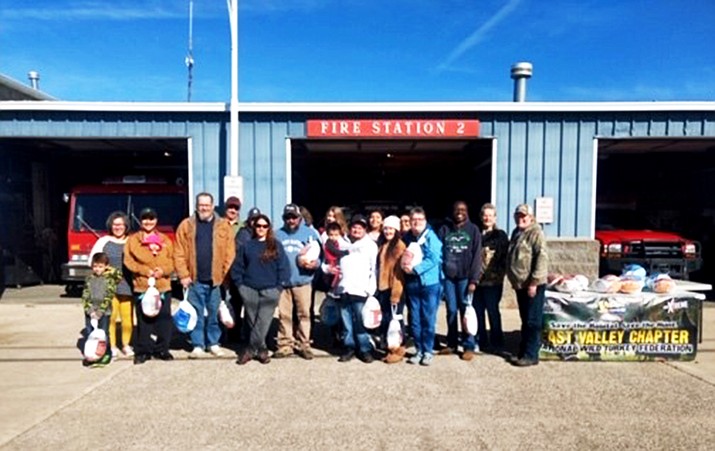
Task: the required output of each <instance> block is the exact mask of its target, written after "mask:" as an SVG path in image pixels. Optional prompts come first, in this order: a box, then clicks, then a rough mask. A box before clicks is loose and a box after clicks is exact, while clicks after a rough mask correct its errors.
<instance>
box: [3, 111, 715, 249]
mask: <svg viewBox="0 0 715 451" xmlns="http://www.w3.org/2000/svg"><path fill="white" fill-rule="evenodd" d="M361 115H362V116H363V117H365V116H367V117H381V116H382V115H383V113H381V112H380V111H375V112H372V113H361ZM337 116H342V117H350V118H357V117H358V115H357V114H355V115H351V114H346V113H340V114H339V115H338V114H333V113H324V114H317V113H310V114H309V113H285V112H251V113H245V114H244V113H241V119H240V120H241V123H240V142H239V146H240V149H241V152H240V157H239V165H240V172H241V175H242V176H243V178H244V199H243V200H244V204H245V205H246V206H247V207H249V206H258V207H259V208H261V209H262V210H263V211H265V212H266V213H268V214H269V215H270V216H271V217H272V218H280V215H281V211H282V207H283V205H284V204H285V203H286V201H287V181H288V179H289V176H288V174H287V173H286V170H287V157H286V138H304V137H305V123H306V120H308V119H311V118H321V117H322V118H336V117H337ZM391 117H401V118H406V117H416V118H417V117H421V118H424V117H429V118H438V117H444V118H466V119H479V120H480V121H481V123H482V130H481V136H482V137H483V138H493V139H496V142H497V158H496V162H495V164H496V167H495V171H496V172H495V173H496V183H495V185H496V192H495V193H492V194H493V196H495V197H496V200H497V208H498V210H499V212H500V215H499V216H500V226H501V227H502V228H505V229H507V230H510V229H511V228H512V226H513V224H512V223H511V214H510V213H511V211H512V210H513V208H514V207H515V206H516V205H517V204H518V203H521V202H525V201H526V202H529V203H532V202H533V200H534V198H536V197H539V196H547V197H553V199H554V209H555V211H554V223H553V224H548V225H546V226H545V231H546V233H547V235H548V236H551V237H590V236H591V234H592V232H593V231H592V230H591V228H592V220H593V218H592V215H593V208H594V206H593V198H594V193H593V187H594V183H593V177H594V164H595V161H596V158H594V157H595V156H594V138H647V137H710V138H715V111H706V112H702V111H701V112H683V111H673V112H642V113H638V112H635V113H633V112H631V113H629V112H563V113H547V112H544V113H527V112H511V113H495V112H485V113H479V112H470V111H464V112H457V113H454V112H450V113H445V112H437V113H434V114H432V113H420V114H415V113H410V112H407V113H402V114H396V113H391ZM228 120H229V115H228V113H227V112H221V113H216V112H113V111H44V110H42V111H11V110H2V111H0V138H2V137H57V138H77V137H81V138H133V137H145V138H146V137H170V138H187V139H188V138H191V141H192V149H191V157H192V162H191V165H192V166H191V172H192V180H191V182H192V192H193V193H194V194H195V193H197V192H200V191H208V192H211V193H214V194H216V195H217V196H218V197H219V198H221V197H223V192H222V189H223V187H222V184H223V176H224V175H225V174H226V173H227V167H228V164H227V163H228V161H229V155H228V153H229V150H228Z"/></svg>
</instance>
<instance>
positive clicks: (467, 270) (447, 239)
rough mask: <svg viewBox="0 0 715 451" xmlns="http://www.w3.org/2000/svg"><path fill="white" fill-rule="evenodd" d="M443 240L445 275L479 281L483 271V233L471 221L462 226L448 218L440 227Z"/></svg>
mask: <svg viewBox="0 0 715 451" xmlns="http://www.w3.org/2000/svg"><path fill="white" fill-rule="evenodd" d="M439 238H440V240H442V244H443V246H442V261H443V268H444V275H445V276H446V277H447V278H450V279H469V282H470V283H478V282H479V276H480V275H481V273H482V233H481V232H480V231H479V228H478V227H477V226H476V225H474V224H473V223H472V222H471V221H469V220H467V221H466V222H465V223H464V224H463V225H462V226H461V227H458V226H457V225H456V224H455V223H454V221H452V220H451V219H448V220H447V222H446V223H445V224H444V225H443V226H442V227H440V229H439Z"/></svg>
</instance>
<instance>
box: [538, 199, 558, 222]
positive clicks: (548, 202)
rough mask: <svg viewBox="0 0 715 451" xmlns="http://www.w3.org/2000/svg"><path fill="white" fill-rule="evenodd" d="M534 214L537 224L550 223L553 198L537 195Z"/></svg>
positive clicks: (552, 214)
mask: <svg viewBox="0 0 715 451" xmlns="http://www.w3.org/2000/svg"><path fill="white" fill-rule="evenodd" d="M534 216H535V217H536V222H538V223H539V224H551V223H552V222H554V198H553V197H537V198H536V211H535V212H534Z"/></svg>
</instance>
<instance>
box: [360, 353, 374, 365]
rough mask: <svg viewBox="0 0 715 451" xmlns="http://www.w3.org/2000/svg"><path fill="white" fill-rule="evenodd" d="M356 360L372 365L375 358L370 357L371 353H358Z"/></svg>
mask: <svg viewBox="0 0 715 451" xmlns="http://www.w3.org/2000/svg"><path fill="white" fill-rule="evenodd" d="M358 358H359V359H360V360H361V361H362V362H363V363H372V362H374V361H375V357H373V356H372V353H371V352H365V353H360V355H359V356H358Z"/></svg>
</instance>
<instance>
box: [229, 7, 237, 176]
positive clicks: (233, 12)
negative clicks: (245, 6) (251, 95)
mask: <svg viewBox="0 0 715 451" xmlns="http://www.w3.org/2000/svg"><path fill="white" fill-rule="evenodd" d="M226 4H227V6H228V16H229V17H228V18H229V23H230V24H231V105H230V108H231V130H230V133H229V136H230V156H231V171H230V175H231V176H233V177H237V176H238V175H239V172H238V169H239V168H238V0H226Z"/></svg>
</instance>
